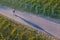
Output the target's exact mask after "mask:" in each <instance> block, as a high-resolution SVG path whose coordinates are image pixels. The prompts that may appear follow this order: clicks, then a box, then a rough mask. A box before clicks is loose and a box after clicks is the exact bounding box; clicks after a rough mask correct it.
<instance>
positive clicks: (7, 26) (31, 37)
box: [0, 15, 57, 40]
mask: <svg viewBox="0 0 60 40" xmlns="http://www.w3.org/2000/svg"><path fill="white" fill-rule="evenodd" d="M53 39H55V37H53V38H52V37H50V36H48V35H47V34H44V33H42V32H40V31H38V30H35V29H33V28H30V27H28V26H26V25H22V24H21V23H17V22H15V21H14V22H13V21H12V20H10V19H8V18H7V17H4V16H3V15H0V40H53ZM56 40H57V39H56Z"/></svg>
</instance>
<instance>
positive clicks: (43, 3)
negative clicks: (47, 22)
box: [0, 0, 60, 19]
mask: <svg viewBox="0 0 60 40" xmlns="http://www.w3.org/2000/svg"><path fill="white" fill-rule="evenodd" d="M0 4H1V5H5V6H9V7H11V8H14V9H18V10H24V11H27V12H32V13H33V14H37V15H44V16H49V17H53V18H57V19H60V0H0Z"/></svg>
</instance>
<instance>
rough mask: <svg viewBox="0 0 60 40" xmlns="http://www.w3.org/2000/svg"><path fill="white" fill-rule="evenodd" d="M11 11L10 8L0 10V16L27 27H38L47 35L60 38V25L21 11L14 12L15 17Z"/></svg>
mask: <svg viewBox="0 0 60 40" xmlns="http://www.w3.org/2000/svg"><path fill="white" fill-rule="evenodd" d="M12 11H13V9H10V8H0V14H3V15H5V16H7V17H9V18H11V19H14V20H16V21H18V22H22V23H24V24H26V25H29V26H32V25H33V26H34V25H35V26H38V28H41V30H43V31H44V30H45V31H47V32H48V33H50V34H52V35H54V36H56V37H58V38H60V23H56V22H52V21H50V20H46V19H44V18H42V17H38V16H36V15H33V14H29V13H27V12H22V11H16V12H15V13H14V14H15V15H17V16H15V15H14V14H13V12H12ZM26 20H27V21H26ZM26 22H27V23H26ZM28 23H30V24H28ZM31 23H32V24H31ZM38 28H37V29H38Z"/></svg>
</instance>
